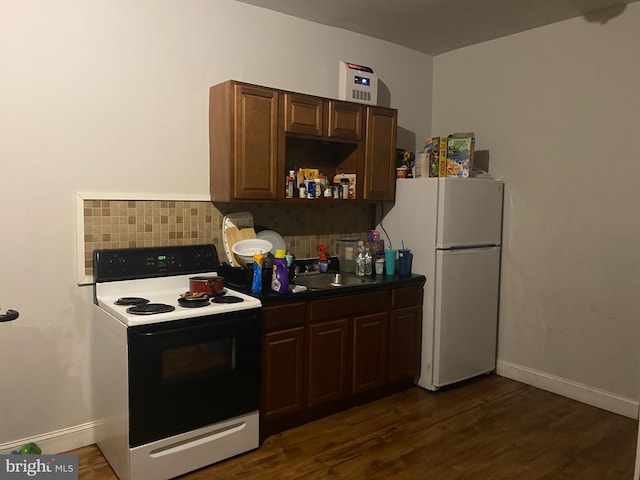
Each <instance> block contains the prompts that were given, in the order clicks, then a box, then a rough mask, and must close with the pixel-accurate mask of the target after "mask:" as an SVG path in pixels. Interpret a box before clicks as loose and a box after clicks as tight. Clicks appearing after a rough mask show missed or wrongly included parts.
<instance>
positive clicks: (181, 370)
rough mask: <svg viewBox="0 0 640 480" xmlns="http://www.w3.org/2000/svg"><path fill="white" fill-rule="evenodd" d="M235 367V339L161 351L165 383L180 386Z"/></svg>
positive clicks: (229, 370)
mask: <svg viewBox="0 0 640 480" xmlns="http://www.w3.org/2000/svg"><path fill="white" fill-rule="evenodd" d="M235 368H236V348H235V338H224V339H221V340H212V341H210V342H204V343H195V344H191V345H184V346H181V347H173V348H169V349H166V350H163V351H162V374H161V376H162V381H163V382H164V383H179V382H189V381H194V380H200V379H202V378H208V377H213V376H216V375H222V374H225V373H227V372H231V371H233V370H235Z"/></svg>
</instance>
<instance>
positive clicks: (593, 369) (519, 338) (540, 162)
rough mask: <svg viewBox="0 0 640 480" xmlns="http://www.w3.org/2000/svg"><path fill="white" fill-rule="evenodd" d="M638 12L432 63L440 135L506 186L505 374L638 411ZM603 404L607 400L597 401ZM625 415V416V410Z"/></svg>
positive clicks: (635, 7) (632, 8) (639, 8)
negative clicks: (484, 163)
mask: <svg viewBox="0 0 640 480" xmlns="http://www.w3.org/2000/svg"><path fill="white" fill-rule="evenodd" d="M638 25H640V4H638V3H633V4H630V5H627V9H626V10H625V11H624V13H623V14H622V15H621V16H619V17H617V18H614V19H612V20H610V21H609V22H608V23H606V24H604V25H603V24H593V23H588V22H587V21H586V20H584V19H582V18H577V19H573V20H570V21H565V22H562V23H558V24H554V25H551V26H548V27H544V28H538V29H536V30H532V31H529V32H525V33H522V34H519V35H514V36H510V37H506V38H502V39H499V40H495V41H491V42H487V43H483V44H479V45H476V46H472V47H468V48H464V49H461V50H457V51H454V52H450V53H448V54H444V55H440V56H438V57H436V58H435V59H434V94H433V133H434V134H440V133H442V134H447V133H449V132H453V131H475V133H476V138H477V145H476V147H477V148H478V149H481V150H483V149H486V150H489V151H490V165H491V172H492V173H493V174H495V175H496V176H499V177H502V178H504V180H505V182H506V196H505V219H504V250H503V265H502V292H501V305H500V332H499V352H498V356H499V361H500V368H501V370H499V371H501V372H502V373H504V374H505V375H507V376H512V377H514V378H518V379H522V380H524V381H527V382H530V383H532V384H537V385H539V386H543V387H550V389H552V390H556V391H559V392H560V393H566V394H569V396H572V395H574V398H576V397H577V398H579V399H581V400H584V401H589V399H590V397H593V398H592V399H593V400H594V404H597V405H599V406H604V407H605V408H607V407H610V406H612V405H613V404H617V406H618V407H620V410H619V411H620V413H624V414H629V416H635V415H636V414H637V403H636V402H637V398H638V378H640V370H639V368H638V366H639V365H640V362H639V361H638V360H639V352H640V348H639V347H640V321H639V320H640V302H639V300H638V299H639V295H638V292H640V275H639V274H638V272H639V271H640V242H639V239H640V221H638V214H637V208H638V205H640V188H639V187H638V185H639V184H638V180H639V178H640V161H639V157H638V152H640V135H639V134H638V126H639V125H640V95H639V93H638V86H639V85H640V63H639V62H638V61H637V59H638V52H640V29H638ZM595 397H599V398H595ZM614 411H615V409H614Z"/></svg>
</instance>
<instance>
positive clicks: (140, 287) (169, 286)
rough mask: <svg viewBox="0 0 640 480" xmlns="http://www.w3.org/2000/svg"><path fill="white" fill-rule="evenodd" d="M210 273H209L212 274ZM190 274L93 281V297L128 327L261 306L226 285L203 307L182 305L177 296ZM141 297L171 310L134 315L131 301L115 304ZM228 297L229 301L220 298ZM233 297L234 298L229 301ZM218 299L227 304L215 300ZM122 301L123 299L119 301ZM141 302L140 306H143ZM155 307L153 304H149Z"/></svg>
mask: <svg viewBox="0 0 640 480" xmlns="http://www.w3.org/2000/svg"><path fill="white" fill-rule="evenodd" d="M215 274H216V272H210V273H208V275H215ZM193 276H194V275H193V274H189V275H177V276H172V277H159V278H147V279H139V280H124V281H117V282H105V283H98V284H96V300H97V305H98V307H99V308H101V309H103V310H105V311H107V312H109V313H110V314H111V315H112V316H113V317H115V318H116V319H117V320H118V321H120V322H121V323H124V324H125V325H127V326H136V325H146V324H150V323H159V322H169V321H173V320H180V319H188V318H194V317H199V316H206V315H218V314H222V313H228V312H236V311H239V310H249V309H252V308H259V307H261V306H262V304H261V302H260V300H258V299H257V298H255V297H252V296H250V295H247V294H244V293H242V292H238V291H235V290H231V289H229V288H225V295H222V296H219V297H216V298H215V299H213V300H215V301H211V300H212V299H209V300H208V301H207V302H204V305H203V306H198V307H195V308H194V307H193V306H192V305H188V306H183V305H181V304H180V302H179V299H180V298H181V294H184V293H185V292H186V291H188V290H189V278H190V277H193ZM127 297H129V298H133V297H140V298H143V299H146V300H148V303H147V305H148V304H164V305H167V306H170V307H173V308H172V310H171V311H167V312H162V313H152V314H137V313H135V312H132V311H130V309H131V308H132V305H131V304H125V305H118V304H117V302H118V300H119V299H122V298H127ZM225 298H227V299H228V300H221V299H225ZM232 299H233V300H232ZM218 301H221V302H226V303H218ZM121 303H122V302H121ZM144 305H145V304H141V305H139V306H142V307H143V306H144ZM152 308H155V307H152Z"/></svg>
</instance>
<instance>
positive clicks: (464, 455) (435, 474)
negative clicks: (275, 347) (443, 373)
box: [70, 375, 637, 480]
mask: <svg viewBox="0 0 640 480" xmlns="http://www.w3.org/2000/svg"><path fill="white" fill-rule="evenodd" d="M636 435H637V422H636V421H634V420H632V419H629V418H625V417H622V416H619V415H615V414H613V413H610V412H606V411H604V410H600V409H598V408H595V407H591V406H588V405H585V404H582V403H579V402H575V401H573V400H569V399H567V398H564V397H561V396H558V395H555V394H552V393H549V392H545V391H543V390H539V389H536V388H533V387H530V386H527V385H524V384H521V383H519V382H514V381H512V380H508V379H505V378H502V377H498V376H495V375H490V376H486V377H482V378H481V379H478V380H475V381H472V382H468V383H466V384H463V385H459V386H456V387H454V388H446V389H443V390H441V391H438V392H427V391H425V390H423V389H421V388H418V387H414V388H411V389H409V390H406V391H404V392H401V393H398V394H395V395H391V396H389V397H386V398H383V399H381V400H378V401H376V402H372V403H370V404H367V405H363V406H361V407H357V408H353V409H351V410H348V411H345V412H340V413H338V414H335V415H332V416H330V417H327V418H323V419H320V420H316V421H314V422H311V423H309V424H306V425H303V426H300V427H297V428H294V429H291V430H288V431H286V432H283V433H280V434H278V435H274V436H272V437H269V438H267V439H266V440H265V442H264V443H263V445H262V446H261V447H260V449H258V450H255V451H253V452H249V453H246V454H244V455H240V456H238V457H236V458H233V459H229V460H226V461H224V462H220V463H218V464H216V465H212V466H210V467H207V468H204V469H201V470H199V471H197V472H193V473H190V474H188V475H185V476H184V477H181V478H182V479H184V480H208V479H215V480H232V479H233V480H237V479H247V480H251V479H261V480H262V479H296V480H297V479H303V480H315V479H333V480H354V479H366V480H375V479H388V478H394V479H401V480H402V479H407V480H413V479H420V480H422V479H433V480H454V479H455V480H466V479H469V480H471V479H473V480H511V479H525V480H555V479H581V480H583V479H584V480H591V479H593V480H600V479H605V480H606V479H612V480H613V479H615V480H624V479H629V480H630V479H631V478H632V476H633V468H634V456H635V445H636ZM70 453H77V454H78V455H79V470H80V475H79V477H80V479H82V480H116V477H115V475H114V473H113V471H112V470H111V468H110V467H109V466H108V464H107V463H106V462H105V460H104V458H103V457H102V455H101V454H100V451H99V450H98V449H97V447H96V446H95V445H92V446H88V447H84V448H82V449H78V450H76V451H73V452H70ZM133 480H135V479H133Z"/></svg>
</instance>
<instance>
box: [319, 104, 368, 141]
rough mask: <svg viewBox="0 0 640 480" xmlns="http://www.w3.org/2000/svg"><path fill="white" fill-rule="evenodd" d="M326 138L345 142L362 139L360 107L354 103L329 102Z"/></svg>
mask: <svg viewBox="0 0 640 480" xmlns="http://www.w3.org/2000/svg"><path fill="white" fill-rule="evenodd" d="M328 117H329V120H328V121H329V123H328V127H327V136H328V137H329V138H343V139H346V140H360V138H361V137H362V106H361V105H357V104H355V103H348V102H340V101H337V100H329V115H328Z"/></svg>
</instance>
